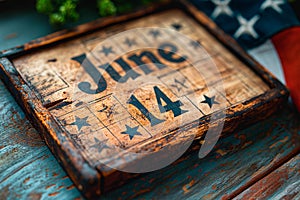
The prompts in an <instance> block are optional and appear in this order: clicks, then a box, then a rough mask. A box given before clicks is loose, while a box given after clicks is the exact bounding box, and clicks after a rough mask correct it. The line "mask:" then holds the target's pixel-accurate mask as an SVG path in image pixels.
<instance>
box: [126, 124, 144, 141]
mask: <svg viewBox="0 0 300 200" xmlns="http://www.w3.org/2000/svg"><path fill="white" fill-rule="evenodd" d="M125 126H126V131H124V132H121V134H127V135H128V136H129V138H130V140H132V138H133V137H134V136H135V135H142V134H141V133H140V132H138V131H137V130H138V128H139V126H136V127H134V128H131V127H130V126H128V125H125Z"/></svg>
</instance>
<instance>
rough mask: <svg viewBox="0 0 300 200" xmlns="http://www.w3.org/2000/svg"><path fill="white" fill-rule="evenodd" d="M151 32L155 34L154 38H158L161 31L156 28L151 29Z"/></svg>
mask: <svg viewBox="0 0 300 200" xmlns="http://www.w3.org/2000/svg"><path fill="white" fill-rule="evenodd" d="M149 34H151V35H152V36H153V38H154V39H156V38H157V37H158V36H159V35H160V32H159V30H155V29H154V30H151V31H150V32H149Z"/></svg>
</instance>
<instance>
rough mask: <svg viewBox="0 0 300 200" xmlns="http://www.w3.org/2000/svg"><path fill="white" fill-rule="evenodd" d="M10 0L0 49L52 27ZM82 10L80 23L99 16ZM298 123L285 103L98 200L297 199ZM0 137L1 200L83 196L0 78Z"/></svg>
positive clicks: (0, 23)
mask: <svg viewBox="0 0 300 200" xmlns="http://www.w3.org/2000/svg"><path fill="white" fill-rule="evenodd" d="M9 2H10V3H0V27H1V29H0V50H3V49H7V48H8V47H12V46H16V45H19V44H22V43H25V42H27V41H29V40H32V39H35V38H37V37H40V36H43V35H46V34H48V33H51V32H53V31H55V30H54V29H52V28H51V27H50V26H49V25H48V23H47V19H46V18H45V17H44V16H40V15H39V14H36V13H35V12H34V10H33V1H29V3H28V4H27V5H26V6H25V7H24V6H23V5H22V6H19V8H16V6H14V10H13V12H11V9H10V8H9V7H10V6H11V5H12V3H16V2H17V1H14V0H11V1H9ZM17 7H18V6H17ZM86 7H87V8H88V5H87V6H86ZM87 8H83V10H82V11H81V13H83V14H84V13H89V14H88V15H87V16H83V19H82V21H80V22H78V23H83V22H85V21H89V20H91V19H95V18H96V17H97V14H96V12H95V13H91V12H84V9H87ZM33 22H34V23H33ZM71 26H72V25H71ZM3 27H5V28H3ZM299 122H300V117H299V114H298V113H296V112H295V109H294V108H292V106H291V105H289V104H287V105H285V106H284V108H283V109H281V110H280V111H279V112H277V113H276V114H275V115H273V116H272V117H270V118H269V119H267V120H265V121H262V122H260V123H258V124H256V125H253V126H251V127H249V128H247V129H245V130H242V131H239V132H235V133H232V134H231V135H230V136H227V137H224V138H221V139H220V140H219V142H218V143H217V145H216V146H215V148H214V150H213V151H212V152H211V153H210V154H209V155H208V156H207V157H205V158H204V159H201V160H200V159H199V158H198V157H197V152H195V153H190V154H189V155H187V156H185V157H184V159H181V160H180V162H179V161H178V162H176V163H174V164H172V165H171V166H168V167H166V168H164V169H162V170H159V171H156V172H153V173H148V174H145V175H143V176H142V177H141V178H138V179H134V180H132V181H131V182H130V183H128V184H126V185H124V186H123V187H121V188H119V189H117V190H115V191H112V192H110V193H109V194H107V195H105V196H103V199H131V198H138V199H231V198H236V199H249V198H255V199H265V198H272V199H273V198H277V199H283V198H286V199H293V198H294V199H299V198H300V181H299V180H300V168H299V166H300V158H299V157H300V123H299ZM0 138H1V139H0V199H82V198H83V197H82V196H81V194H80V193H79V191H78V190H77V189H76V188H75V186H74V184H73V183H72V181H71V180H70V179H69V177H68V176H67V175H66V173H65V172H64V171H63V169H62V168H61V167H60V165H59V163H58V162H57V161H56V159H55V158H54V156H53V155H52V154H51V152H50V151H49V149H48V148H47V146H46V145H45V143H44V142H43V141H42V139H41V138H40V136H39V134H38V133H37V131H36V130H35V129H34V128H33V127H32V125H31V124H30V123H29V121H28V120H27V119H26V117H25V115H24V113H23V111H22V110H21V109H20V107H19V106H18V105H17V104H16V102H15V100H14V99H13V97H12V96H11V94H10V93H9V92H8V91H7V89H6V88H5V86H4V84H3V83H2V82H1V81H0ZM157 177H161V178H160V179H158V178H157Z"/></svg>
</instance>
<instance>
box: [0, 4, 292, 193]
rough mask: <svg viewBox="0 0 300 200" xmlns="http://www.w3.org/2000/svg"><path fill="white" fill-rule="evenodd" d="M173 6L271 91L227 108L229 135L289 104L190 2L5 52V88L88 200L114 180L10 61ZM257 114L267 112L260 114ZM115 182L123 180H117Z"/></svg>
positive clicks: (0, 63) (0, 64) (1, 66)
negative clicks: (89, 157)
mask: <svg viewBox="0 0 300 200" xmlns="http://www.w3.org/2000/svg"><path fill="white" fill-rule="evenodd" d="M170 8H180V9H181V10H183V11H184V12H185V13H187V14H188V15H190V16H191V17H192V18H194V19H195V20H196V21H197V22H199V23H200V24H201V25H202V26H203V27H205V28H206V29H207V30H208V31H209V32H210V33H211V34H213V35H214V36H215V37H216V38H217V39H218V40H219V41H220V42H221V43H222V44H224V46H226V47H227V48H228V49H229V50H230V51H231V52H232V53H233V54H234V55H236V56H237V57H238V58H239V59H240V60H241V61H242V62H244V63H245V64H246V65H247V66H249V68H251V69H252V70H253V71H254V72H255V73H256V74H257V75H258V76H260V77H261V78H262V79H263V80H264V81H265V82H266V83H267V84H268V85H269V86H270V88H271V89H270V90H269V91H268V92H266V93H264V94H262V95H259V96H257V97H255V98H252V99H250V100H249V101H246V102H244V103H243V107H244V108H243V110H242V111H240V110H239V105H236V106H233V107H231V108H228V109H227V110H226V121H225V126H224V130H223V133H224V134H226V133H230V132H232V131H234V130H236V129H238V128H243V127H245V126H247V125H249V124H252V123H254V122H256V121H259V120H260V119H264V118H266V117H267V116H269V115H271V114H272V113H273V112H275V110H276V109H277V108H278V107H279V105H281V104H282V103H283V102H284V101H286V99H287V97H288V90H287V89H286V87H285V86H284V85H283V84H282V83H280V82H279V81H278V80H277V79H276V78H275V77H274V76H273V75H272V74H270V73H269V72H268V71H267V70H266V69H264V68H263V67H262V66H261V65H260V64H259V63H257V62H256V61H255V60H254V59H253V58H251V57H250V56H249V55H248V54H247V53H246V52H245V51H244V50H243V49H242V48H241V47H240V46H239V45H238V44H237V43H236V42H235V41H234V40H233V39H232V38H231V37H230V36H227V35H226V34H225V33H224V32H223V31H222V30H220V29H219V28H218V27H217V26H216V25H215V24H214V23H213V22H212V21H211V20H210V19H209V18H208V17H207V16H206V15H205V14H203V13H202V12H200V11H199V10H197V9H196V8H195V7H194V6H193V5H191V4H190V3H187V2H185V1H180V2H176V3H172V4H171V3H163V4H162V5H156V6H151V7H148V8H146V9H144V10H139V11H136V12H133V13H131V14H127V15H121V16H117V17H108V18H105V19H99V20H96V21H93V22H90V23H86V24H83V25H80V26H77V27H75V28H73V29H70V30H62V31H59V32H56V33H53V34H50V35H48V36H46V37H43V38H40V39H37V40H34V41H32V42H29V43H27V44H24V45H22V46H19V47H16V48H12V49H9V50H6V51H2V52H1V53H0V57H2V58H0V76H1V79H2V80H3V81H4V82H5V84H6V86H7V87H8V89H9V90H10V92H11V93H12V94H13V96H14V97H15V99H16V101H17V102H18V103H19V105H20V106H21V107H22V108H23V110H24V111H25V113H26V114H27V116H28V118H29V119H30V120H31V122H32V123H33V124H34V126H35V127H36V128H37V129H38V131H39V132H40V134H41V135H42V137H43V138H44V140H45V142H46V143H47V145H48V147H49V148H50V149H51V151H52V152H53V154H54V155H55V156H56V158H58V160H59V162H60V163H61V164H62V166H63V167H64V169H65V170H66V171H67V173H68V174H69V176H70V177H71V179H72V180H73V181H74V183H75V185H76V186H77V188H78V189H79V190H80V191H81V192H82V193H83V195H84V196H85V197H87V198H97V197H99V196H100V195H101V194H102V193H104V192H107V191H108V190H110V189H112V187H111V181H107V179H106V178H109V177H103V176H102V175H101V172H99V171H98V170H97V169H95V168H93V167H91V166H90V165H89V164H88V163H87V162H86V160H85V159H84V158H83V157H82V155H81V153H80V151H79V150H78V149H77V148H76V147H75V146H74V145H73V143H72V141H71V140H70V138H69V137H68V136H67V135H66V134H65V132H64V130H63V129H61V127H60V126H59V125H58V124H57V122H56V121H55V119H54V118H53V117H52V115H51V114H50V112H49V111H48V110H47V108H46V107H44V106H43V105H42V103H41V102H40V101H39V100H38V98H36V97H35V94H34V92H33V91H32V90H31V89H30V88H29V87H28V86H27V85H26V83H25V81H24V80H23V79H22V77H21V76H20V74H19V73H18V71H17V70H16V69H15V67H14V66H13V64H12V63H11V62H10V61H9V59H10V58H14V57H17V56H19V55H22V54H27V53H30V52H32V51H35V50H37V49H39V48H45V47H47V46H49V45H54V44H56V43H59V42H63V41H65V40H68V39H70V38H74V37H79V36H80V35H83V34H87V33H89V32H92V31H94V30H97V29H101V28H103V27H106V26H109V25H113V24H116V23H120V22H124V21H127V20H132V19H135V18H138V17H141V16H145V15H149V14H151V13H153V12H159V11H163V10H167V9H170ZM5 57H7V58H5ZM274 108H276V109H274ZM237 111H238V112H237ZM258 112H259V113H263V114H262V115H259V116H257V113H258ZM209 117H210V116H206V117H204V118H203V119H200V124H205V121H206V120H207V119H208V118H209ZM237 118H238V119H239V120H238V123H237V121H236V119H237ZM249 119H250V120H249ZM200 128H201V130H202V131H203V133H205V131H206V129H207V128H206V129H205V128H204V127H199V129H200ZM198 139H199V138H198ZM118 175H120V176H121V177H122V179H124V180H126V179H129V178H131V177H135V176H137V175H136V174H126V173H124V172H119V173H118ZM116 178H118V177H115V179H116ZM116 181H117V182H118V180H116ZM109 182H110V183H109ZM121 184H122V181H119V183H118V184H116V185H115V187H116V186H119V185H121Z"/></svg>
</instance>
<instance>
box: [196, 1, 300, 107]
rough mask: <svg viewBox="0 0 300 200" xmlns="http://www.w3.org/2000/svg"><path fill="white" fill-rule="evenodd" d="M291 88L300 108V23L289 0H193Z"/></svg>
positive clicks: (295, 101)
mask: <svg viewBox="0 0 300 200" xmlns="http://www.w3.org/2000/svg"><path fill="white" fill-rule="evenodd" d="M191 1H192V2H193V3H194V4H195V6H196V7H197V8H199V9H200V10H202V11H203V12H204V13H205V14H206V15H207V16H209V17H210V18H211V19H212V20H214V21H215V23H216V24H217V25H218V26H219V27H221V28H222V29H223V30H224V31H225V32H226V33H228V34H229V35H231V36H232V37H233V38H234V39H236V40H237V42H238V43H239V44H240V45H241V46H242V47H244V48H245V49H246V50H247V51H248V53H249V54H251V55H252V56H253V57H254V58H255V59H257V60H258V61H259V62H260V63H261V64H262V65H264V66H265V67H266V68H268V69H269V70H270V71H271V72H273V73H274V74H275V75H276V76H277V77H278V78H279V79H280V80H281V81H282V82H284V83H286V85H287V86H288V88H289V89H290V91H291V97H292V99H293V102H294V103H295V105H296V106H297V108H298V111H300V23H299V20H298V19H297V17H296V15H295V13H294V11H293V9H292V8H291V7H290V4H289V3H288V2H287V1H285V0H191Z"/></svg>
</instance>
